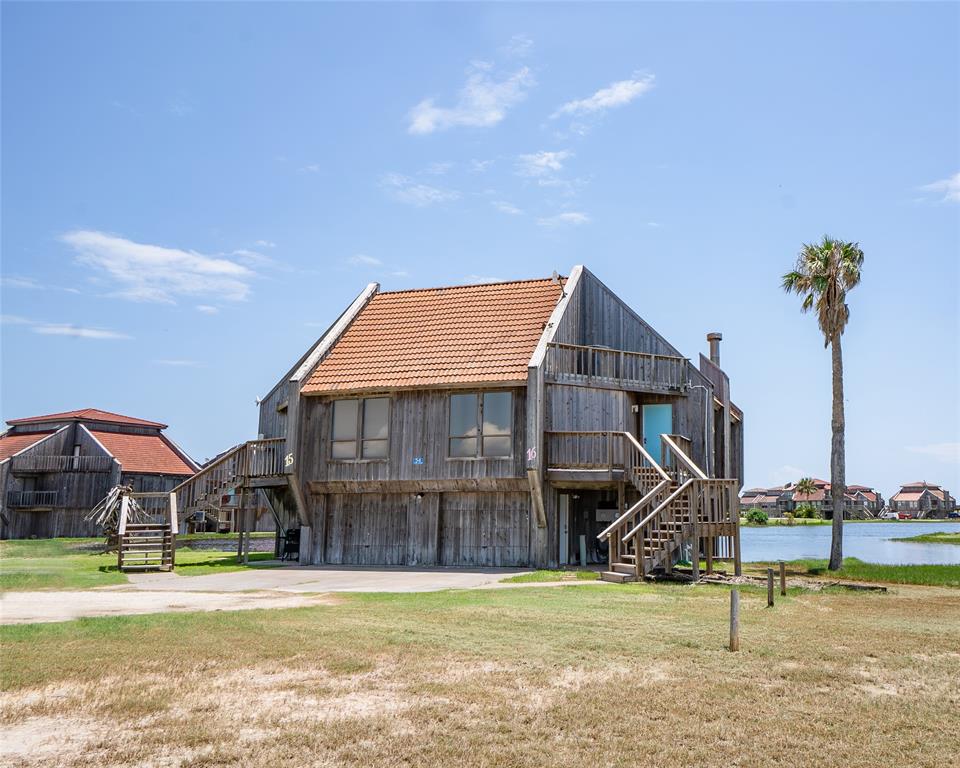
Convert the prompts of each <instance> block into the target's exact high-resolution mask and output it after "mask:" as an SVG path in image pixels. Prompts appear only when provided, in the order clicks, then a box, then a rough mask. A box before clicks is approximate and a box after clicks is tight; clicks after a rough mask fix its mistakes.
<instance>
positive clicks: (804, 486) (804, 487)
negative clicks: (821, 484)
mask: <svg viewBox="0 0 960 768" xmlns="http://www.w3.org/2000/svg"><path fill="white" fill-rule="evenodd" d="M816 492H817V485H816V483H814V482H813V478H810V477H801V478H800V479H799V480H797V484H796V485H794V486H793V494H794V495H793V497H794V498H796V497H797V494H798V493H800V494H803V495H804V496H810V495H811V494H814V493H816Z"/></svg>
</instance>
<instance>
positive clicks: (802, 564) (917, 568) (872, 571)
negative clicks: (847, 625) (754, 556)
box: [743, 557, 960, 587]
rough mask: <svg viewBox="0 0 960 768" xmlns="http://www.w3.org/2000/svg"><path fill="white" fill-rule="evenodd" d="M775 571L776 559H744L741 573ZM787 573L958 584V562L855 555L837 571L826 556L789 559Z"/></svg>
mask: <svg viewBox="0 0 960 768" xmlns="http://www.w3.org/2000/svg"><path fill="white" fill-rule="evenodd" d="M768 566H769V567H773V569H774V571H775V572H776V571H777V568H778V564H777V563H775V562H774V563H745V564H744V566H743V569H744V573H749V574H751V575H765V574H766V571H767V567H768ZM786 568H787V575H788V576H813V577H816V578H818V579H846V580H849V581H870V582H877V583H885V584H921V585H926V586H936V587H960V565H878V564H876V563H865V562H863V561H862V560H858V559H857V558H855V557H845V558H844V559H843V568H842V569H841V570H839V571H830V570H827V561H826V560H790V561H787V563H786Z"/></svg>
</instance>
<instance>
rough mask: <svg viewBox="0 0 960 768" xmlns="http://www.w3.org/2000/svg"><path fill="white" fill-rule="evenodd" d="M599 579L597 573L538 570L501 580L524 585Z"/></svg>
mask: <svg viewBox="0 0 960 768" xmlns="http://www.w3.org/2000/svg"><path fill="white" fill-rule="evenodd" d="M599 578H600V573H599V571H587V570H574V569H567V570H538V571H533V572H531V573H521V574H518V575H516V576H508V577H507V578H506V579H501V581H502V582H503V583H505V584H525V583H530V582H554V581H596V580H597V579H599Z"/></svg>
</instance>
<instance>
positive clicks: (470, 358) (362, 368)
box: [302, 280, 561, 393]
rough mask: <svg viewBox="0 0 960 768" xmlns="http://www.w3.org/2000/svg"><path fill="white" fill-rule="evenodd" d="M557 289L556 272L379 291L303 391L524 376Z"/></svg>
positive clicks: (509, 379) (522, 378)
mask: <svg viewBox="0 0 960 768" xmlns="http://www.w3.org/2000/svg"><path fill="white" fill-rule="evenodd" d="M560 293H561V286H560V285H559V284H557V283H554V282H553V281H552V280H524V281H518V282H513V283H492V284H488V285H465V286H458V287H452V288H429V289H424V290H416V291H394V292H386V293H378V294H376V295H375V296H374V297H373V298H372V299H371V300H370V302H369V303H368V304H367V306H366V307H364V308H363V309H362V310H361V311H360V313H359V314H358V315H357V317H356V318H355V319H354V321H353V322H352V323H351V324H350V326H349V327H348V328H347V330H346V332H344V334H343V335H342V336H341V337H340V339H339V341H337V343H336V344H335V345H334V347H333V349H332V350H331V351H330V353H329V354H328V355H327V356H326V357H325V358H324V359H323V360H322V361H321V362H320V364H319V365H318V366H317V367H316V368H315V369H314V371H313V373H312V374H311V375H310V378H309V380H308V381H307V383H306V384H304V386H303V389H302V391H303V392H307V393H309V392H336V391H350V390H353V391H356V390H365V389H387V388H390V389H392V388H398V387H426V386H447V385H451V384H470V383H482V382H524V381H526V380H527V363H528V362H529V360H530V355H531V354H532V353H533V350H534V348H535V347H536V346H537V342H538V341H539V340H540V336H541V335H542V333H543V328H544V325H545V324H546V322H547V320H549V318H550V314H551V313H552V312H553V309H554V307H555V306H556V304H557V301H558V300H559V299H560Z"/></svg>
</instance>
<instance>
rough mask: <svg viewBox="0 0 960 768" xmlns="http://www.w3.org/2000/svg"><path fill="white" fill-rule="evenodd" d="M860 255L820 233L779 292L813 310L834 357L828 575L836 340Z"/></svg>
mask: <svg viewBox="0 0 960 768" xmlns="http://www.w3.org/2000/svg"><path fill="white" fill-rule="evenodd" d="M862 266H863V251H862V250H860V246H859V245H858V244H857V243H847V242H844V241H843V240H834V239H833V238H830V237H827V236H826V235H824V237H823V240H822V241H821V242H819V243H816V244H810V245H806V244H805V245H804V246H803V248H802V249H801V250H800V255H799V256H798V257H797V264H796V266H795V267H794V268H793V271H792V272H788V273H787V274H785V275H784V276H783V283H782V286H783V290H785V291H786V292H787V293H796V294H798V295H800V296H802V297H803V301H802V303H801V304H800V310H801V311H802V312H809V311H810V310H814V311H815V312H816V314H817V324H818V325H819V326H820V331H821V332H822V333H823V346H824V347H828V346H829V347H830V348H831V352H832V358H833V415H832V418H831V427H832V429H833V438H832V441H831V443H830V496H831V498H832V500H833V510H834V511H833V540H832V542H831V545H830V564H829V566H828V567H829V568H830V570H831V571H836V570H839V569H840V568H841V567H842V566H843V494H844V491H845V490H846V477H845V476H846V457H845V455H844V429H845V425H844V419H843V353H842V351H841V348H840V337H841V336H842V335H843V331H844V329H845V328H846V327H847V321H848V320H849V319H850V308H849V307H848V306H847V292H848V291H851V290H853V289H854V288H856V287H857V285H858V284H859V283H860V269H861V267H862Z"/></svg>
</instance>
